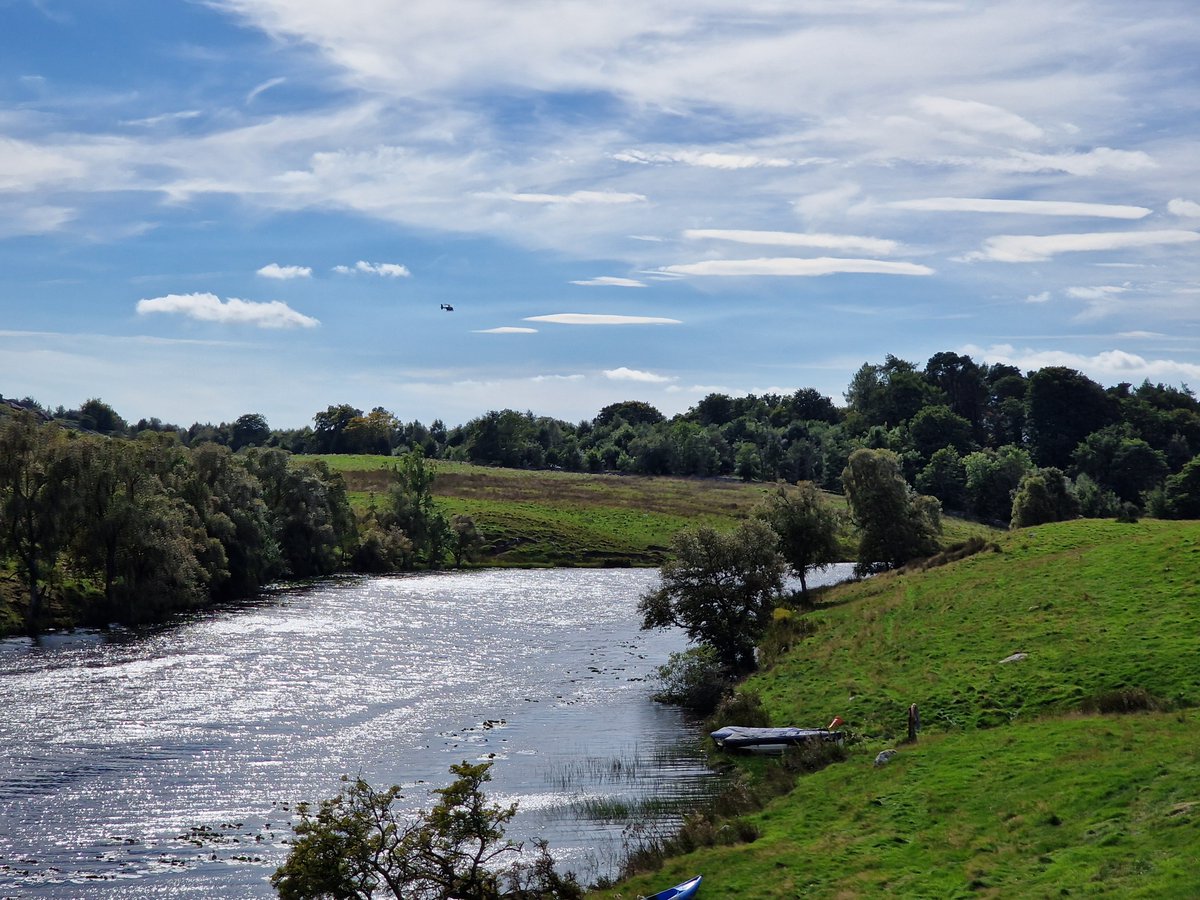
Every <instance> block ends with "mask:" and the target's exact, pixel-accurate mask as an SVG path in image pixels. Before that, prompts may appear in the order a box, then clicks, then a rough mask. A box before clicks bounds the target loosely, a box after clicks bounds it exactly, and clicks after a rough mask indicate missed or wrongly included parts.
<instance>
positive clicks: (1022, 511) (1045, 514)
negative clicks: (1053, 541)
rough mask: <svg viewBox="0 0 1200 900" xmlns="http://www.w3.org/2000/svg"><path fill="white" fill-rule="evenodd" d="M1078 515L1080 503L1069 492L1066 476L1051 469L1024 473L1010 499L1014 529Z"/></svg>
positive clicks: (1059, 471)
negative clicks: (1011, 499) (1011, 500)
mask: <svg viewBox="0 0 1200 900" xmlns="http://www.w3.org/2000/svg"><path fill="white" fill-rule="evenodd" d="M1077 515H1079V501H1078V500H1077V499H1076V498H1075V495H1074V494H1073V493H1072V492H1071V488H1070V485H1069V484H1068V482H1067V477H1066V475H1064V474H1063V472H1062V470H1061V469H1056V468H1054V467H1050V468H1046V469H1036V470H1035V471H1033V472H1030V473H1028V474H1026V475H1025V476H1024V477H1023V478H1022V479H1021V483H1020V485H1019V486H1018V487H1017V492H1016V495H1015V496H1014V497H1013V505H1012V524H1011V527H1013V528H1025V527H1028V526H1030V525H1042V524H1044V523H1046V522H1061V521H1063V520H1065V519H1073V518H1075V517H1076V516H1077Z"/></svg>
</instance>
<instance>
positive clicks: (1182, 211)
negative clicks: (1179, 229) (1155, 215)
mask: <svg viewBox="0 0 1200 900" xmlns="http://www.w3.org/2000/svg"><path fill="white" fill-rule="evenodd" d="M1167 212H1169V213H1170V214H1171V215H1173V216H1182V217H1183V218H1187V219H1197V218H1200V203H1197V202H1196V201H1194V200H1184V199H1183V198H1182V197H1176V198H1175V199H1174V200H1172V201H1171V202H1170V203H1168V204H1167Z"/></svg>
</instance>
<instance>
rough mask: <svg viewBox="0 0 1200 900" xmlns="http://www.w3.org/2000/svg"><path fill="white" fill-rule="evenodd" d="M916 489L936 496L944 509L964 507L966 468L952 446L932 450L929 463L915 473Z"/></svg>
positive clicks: (965, 499)
mask: <svg viewBox="0 0 1200 900" xmlns="http://www.w3.org/2000/svg"><path fill="white" fill-rule="evenodd" d="M916 487H917V490H918V491H920V492H921V493H922V494H928V495H929V496H931V497H937V498H938V500H940V501H941V502H942V507H943V508H944V509H964V508H965V507H966V502H967V469H966V466H964V465H963V461H962V457H960V456H959V455H958V451H957V450H955V449H954V448H953V447H943V448H942V449H940V450H936V451H934V454H933V456H931V457H930V458H929V464H928V465H926V466H925V468H923V469H922V470H921V471H920V472H918V473H917V479H916Z"/></svg>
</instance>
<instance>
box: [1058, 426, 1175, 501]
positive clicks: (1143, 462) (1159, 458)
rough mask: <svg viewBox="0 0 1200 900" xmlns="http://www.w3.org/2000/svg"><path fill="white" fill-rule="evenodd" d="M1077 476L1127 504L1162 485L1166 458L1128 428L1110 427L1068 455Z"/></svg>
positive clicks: (1085, 439) (1165, 473)
mask: <svg viewBox="0 0 1200 900" xmlns="http://www.w3.org/2000/svg"><path fill="white" fill-rule="evenodd" d="M1071 459H1072V460H1073V461H1074V463H1075V469H1076V471H1077V472H1079V473H1081V474H1084V475H1088V476H1090V477H1091V478H1093V479H1094V480H1095V481H1096V482H1098V483H1099V484H1102V485H1104V486H1105V487H1109V488H1112V490H1113V492H1114V493H1115V494H1116V495H1117V496H1118V497H1120V498H1121V499H1122V500H1124V501H1126V502H1136V501H1137V500H1138V499H1139V498H1140V497H1141V494H1142V491H1145V490H1149V489H1150V488H1152V487H1154V486H1155V485H1157V484H1161V483H1162V480H1163V478H1165V477H1166V475H1167V460H1166V455H1165V454H1164V453H1162V452H1161V451H1159V450H1155V449H1154V448H1152V447H1151V446H1150V445H1149V444H1148V443H1146V442H1145V441H1144V440H1142V439H1141V438H1139V437H1136V436H1135V435H1134V433H1133V429H1132V428H1130V426H1129V425H1128V424H1124V423H1122V424H1120V425H1110V426H1108V427H1107V428H1101V429H1100V430H1099V431H1094V432H1092V433H1091V434H1089V435H1088V436H1087V437H1086V438H1084V439H1083V440H1082V441H1081V442H1080V443H1079V446H1077V447H1076V448H1075V452H1074V453H1072V454H1071Z"/></svg>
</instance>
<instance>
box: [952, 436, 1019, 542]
mask: <svg viewBox="0 0 1200 900" xmlns="http://www.w3.org/2000/svg"><path fill="white" fill-rule="evenodd" d="M963 467H964V468H965V470H966V476H967V480H966V484H965V490H966V495H967V509H968V511H970V512H971V513H973V514H974V515H976V516H978V517H979V518H980V519H984V520H986V521H990V522H997V523H1005V524H1007V523H1008V522H1009V521H1010V520H1011V519H1012V499H1013V494H1015V493H1016V490H1017V487H1018V486H1019V485H1020V484H1021V479H1022V478H1024V477H1025V475H1026V474H1028V473H1029V472H1030V471H1032V470H1033V461H1032V460H1031V459H1030V458H1029V454H1028V453H1027V452H1025V451H1024V450H1022V449H1021V448H1020V447H1015V446H1012V445H1011V444H1010V445H1007V446H1004V447H1001V448H999V449H998V450H979V451H976V452H975V453H969V454H967V456H966V458H964V459H963Z"/></svg>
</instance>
